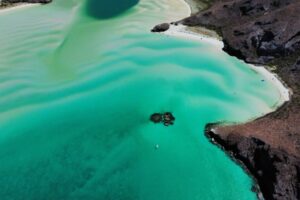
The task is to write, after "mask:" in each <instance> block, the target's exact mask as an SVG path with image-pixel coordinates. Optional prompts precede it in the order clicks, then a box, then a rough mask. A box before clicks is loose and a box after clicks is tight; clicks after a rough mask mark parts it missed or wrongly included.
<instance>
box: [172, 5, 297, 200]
mask: <svg viewBox="0 0 300 200" xmlns="http://www.w3.org/2000/svg"><path fill="white" fill-rule="evenodd" d="M299 19H300V2H299V1H298V0H281V1H278V0H266V1H261V0H252V1H249V0H213V1H211V2H210V5H209V8H208V9H206V10H203V11H200V12H198V13H196V14H193V15H192V16H190V17H188V18H186V19H183V20H181V21H179V22H177V23H181V24H183V25H186V26H190V27H203V26H204V27H206V28H210V29H213V30H216V31H217V32H218V33H219V34H220V35H221V36H222V38H223V42H224V44H225V47H224V49H223V50H224V51H226V52H227V53H228V54H230V55H232V56H236V57H238V58H240V59H242V60H244V61H246V62H248V63H252V64H262V65H269V66H275V67H276V69H275V70H274V72H275V73H276V74H278V76H279V77H280V78H281V80H283V81H284V82H285V84H286V85H288V87H289V88H291V90H292V92H293V95H292V97H291V100H290V101H289V102H287V103H286V104H284V105H283V106H282V107H281V108H280V109H278V110H277V111H275V112H273V113H271V114H268V115H266V116H264V117H262V118H260V119H256V120H254V121H252V122H249V123H245V124H240V125H228V124H230V122H228V124H227V125H225V124H208V125H207V127H206V131H205V132H206V135H207V137H208V138H210V139H211V140H212V141H214V143H215V144H218V145H220V146H221V147H222V148H223V149H224V150H225V151H227V152H228V153H230V155H231V156H232V157H233V158H235V159H237V160H239V161H241V162H242V163H243V165H244V166H245V167H246V168H247V171H248V172H249V173H250V174H251V175H252V176H253V177H254V179H255V180H256V182H257V184H258V186H259V189H260V191H261V193H262V195H258V196H259V198H264V199H266V200H273V199H274V200H298V199H300V84H299V81H300V21H299Z"/></svg>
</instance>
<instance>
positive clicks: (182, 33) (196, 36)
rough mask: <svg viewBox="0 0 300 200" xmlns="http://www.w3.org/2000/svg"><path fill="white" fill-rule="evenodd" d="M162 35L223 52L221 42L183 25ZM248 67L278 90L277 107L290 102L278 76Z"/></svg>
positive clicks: (260, 67)
mask: <svg viewBox="0 0 300 200" xmlns="http://www.w3.org/2000/svg"><path fill="white" fill-rule="evenodd" d="M180 1H182V3H183V4H185V5H187V6H189V5H188V4H187V3H186V2H185V1H184V0H180ZM189 10H191V9H189ZM189 15H190V14H189ZM164 34H166V35H171V36H175V37H181V38H186V39H192V40H197V41H201V42H206V43H210V44H212V45H214V46H215V47H216V48H217V49H218V50H220V51H223V50H222V48H223V47H224V44H223V42H222V41H221V40H218V39H216V38H214V37H210V36H208V35H204V34H200V33H195V32H192V31H189V30H188V29H187V27H186V26H184V25H177V26H175V25H171V26H170V29H169V30H167V31H166V32H164ZM249 66H250V67H251V68H252V69H253V70H255V71H256V72H258V73H260V74H261V75H262V76H263V77H264V80H265V81H270V82H272V84H273V85H274V86H275V87H276V88H277V89H278V90H279V94H280V101H279V102H278V103H279V104H278V105H280V104H282V103H284V102H286V101H289V100H290V94H291V92H290V90H289V89H288V88H286V87H285V86H284V84H283V83H282V82H281V81H280V80H279V79H278V76H277V75H276V74H274V73H271V72H270V71H268V70H267V69H266V68H265V67H264V66H255V65H251V64H249Z"/></svg>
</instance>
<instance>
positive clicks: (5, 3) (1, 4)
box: [0, 0, 52, 9]
mask: <svg viewBox="0 0 300 200" xmlns="http://www.w3.org/2000/svg"><path fill="white" fill-rule="evenodd" d="M51 2H52V0H2V1H1V0H0V9H3V8H10V7H14V6H18V5H21V4H24V3H29V4H34V3H40V4H47V3H51Z"/></svg>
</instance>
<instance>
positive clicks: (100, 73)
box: [0, 0, 279, 200]
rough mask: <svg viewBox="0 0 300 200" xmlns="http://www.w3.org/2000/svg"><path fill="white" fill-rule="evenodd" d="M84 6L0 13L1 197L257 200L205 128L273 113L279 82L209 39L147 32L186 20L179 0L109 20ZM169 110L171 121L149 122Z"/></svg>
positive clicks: (163, 0) (151, 3)
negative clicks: (269, 78) (218, 122)
mask: <svg viewBox="0 0 300 200" xmlns="http://www.w3.org/2000/svg"><path fill="white" fill-rule="evenodd" d="M120 1H121V0H120ZM91 2H94V3H95V0H90V1H84V0H82V1H80V0H55V1H54V2H53V4H49V5H43V6H36V7H32V8H26V9H20V10H16V11H11V12H6V13H2V14H1V15H0V27H1V31H0V44H1V45H0V197H1V200H24V199H25V200H81V199H82V200H94V199H95V200H252V199H256V195H255V194H254V193H253V192H251V186H252V180H251V178H250V177H249V176H248V175H247V174H246V173H245V172H244V171H243V170H242V169H241V168H240V167H239V166H238V165H237V164H235V163H234V162H233V161H232V160H230V159H229V158H228V157H227V156H226V155H225V153H224V152H222V151H221V150H220V149H218V148H217V147H216V146H214V145H212V144H211V143H210V142H209V141H208V140H207V138H205V136H204V134H203V129H204V126H205V124H206V123H208V122H216V121H230V122H244V121H246V120H249V119H251V118H254V117H257V116H260V115H261V114H263V113H266V112H268V111H269V110H270V108H271V107H272V106H273V105H275V104H276V103H277V102H278V99H279V93H278V91H277V89H276V88H275V87H274V86H273V85H272V84H271V83H269V82H268V81H264V82H262V81H261V80H262V79H263V77H262V76H261V75H260V74H257V73H256V72H255V71H253V70H251V69H250V68H249V67H248V66H247V65H246V64H245V63H243V62H241V61H238V60H237V59H235V58H233V57H230V56H228V55H227V54H225V53H223V52H222V51H220V50H218V49H217V48H216V47H214V46H213V45H212V44H210V43H206V42H204V41H203V42H199V41H192V40H188V39H180V38H176V37H170V36H166V35H162V34H153V33H151V32H150V31H149V30H150V29H151V28H152V27H153V26H154V25H156V24H158V23H162V22H169V21H175V20H178V19H181V18H183V17H186V15H187V12H188V10H187V8H186V7H185V6H184V4H182V2H180V1H178V0H141V1H139V2H135V1H128V3H129V4H128V5H127V6H124V5H123V4H122V6H123V7H122V8H120V9H119V8H118V9H117V8H116V10H117V11H118V12H115V10H113V11H107V12H108V13H110V14H109V15H108V17H101V15H102V14H101V13H99V15H96V16H98V17H95V13H94V14H92V15H91V13H90V11H89V10H87V7H88V6H89V5H90V4H89V3H91ZM113 2H115V3H114V4H112V3H111V2H110V1H107V3H106V2H105V1H102V0H101V1H99V6H103V7H102V8H99V9H98V8H97V9H95V10H93V12H95V11H97V10H99V11H101V10H103V9H104V8H106V7H107V8H109V7H108V6H116V7H118V6H119V4H118V3H117V1H113ZM124 2H125V1H124ZM132 3H133V4H132ZM135 3H137V4H135ZM120 5H121V4H120ZM112 13H113V14H112ZM99 16H100V17H99ZM166 111H171V112H172V113H173V114H174V116H175V117H176V120H175V124H174V126H170V127H165V126H163V125H162V124H153V123H151V122H150V120H149V117H150V115H151V114H152V113H155V112H166Z"/></svg>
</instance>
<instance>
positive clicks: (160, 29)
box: [151, 23, 170, 32]
mask: <svg viewBox="0 0 300 200" xmlns="http://www.w3.org/2000/svg"><path fill="white" fill-rule="evenodd" d="M169 28H170V24H168V23H163V24H158V25H156V26H154V28H153V29H152V30H151V32H164V31H166V30H168V29H169Z"/></svg>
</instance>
